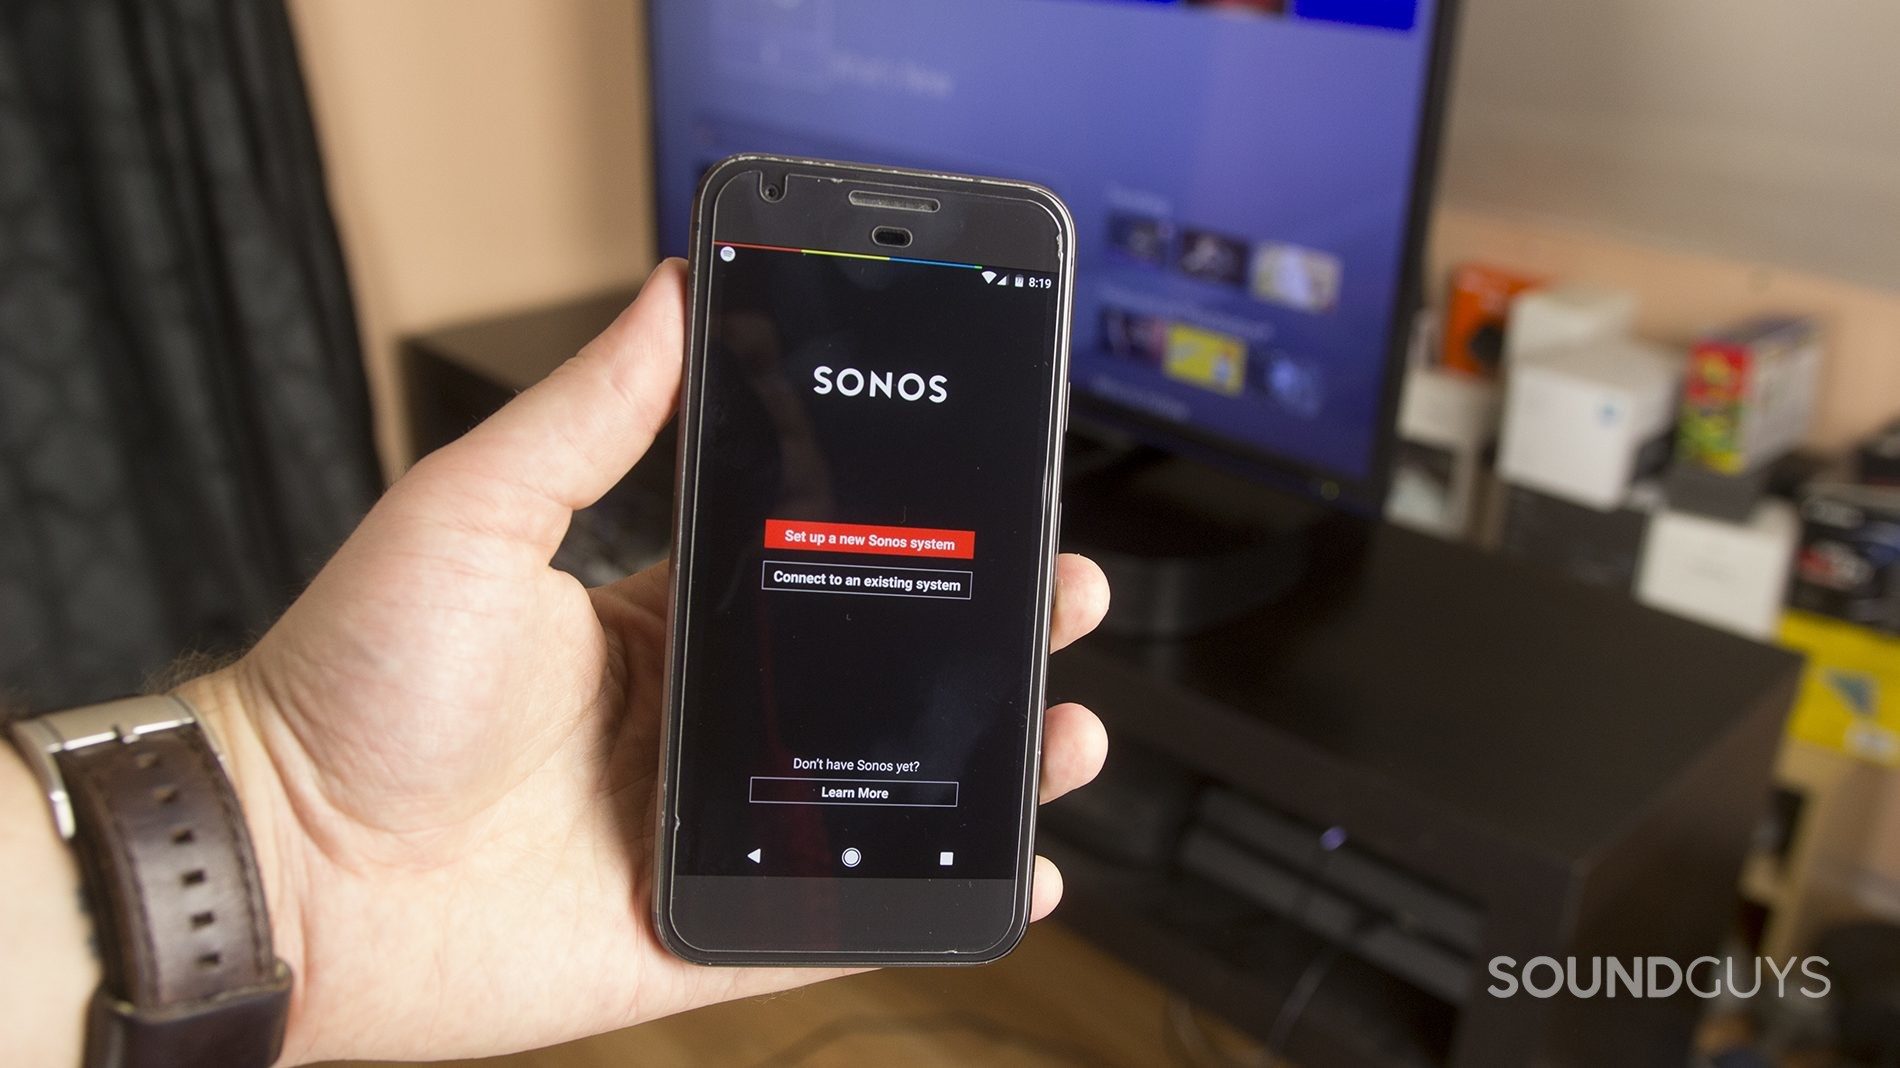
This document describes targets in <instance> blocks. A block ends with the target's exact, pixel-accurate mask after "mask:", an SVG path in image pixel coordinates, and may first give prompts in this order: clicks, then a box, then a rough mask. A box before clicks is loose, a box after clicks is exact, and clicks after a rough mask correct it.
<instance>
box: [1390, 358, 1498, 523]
mask: <svg viewBox="0 0 1900 1068" xmlns="http://www.w3.org/2000/svg"><path fill="white" fill-rule="evenodd" d="M1500 400H1501V398H1500V394H1499V390H1498V386H1497V383H1495V382H1489V381H1486V380H1484V379H1481V378H1473V377H1471V376H1469V375H1462V374H1456V373H1454V372H1451V371H1446V370H1444V369H1443V368H1438V367H1414V368H1412V369H1411V370H1409V371H1407V372H1406V375H1405V392H1404V394H1403V396H1402V398H1401V400H1400V402H1399V447H1398V451H1397V454H1396V456H1395V457H1394V458H1393V462H1392V490H1391V493H1390V494H1389V495H1388V496H1387V498H1386V517H1387V518H1388V519H1391V520H1392V521H1393V522H1395V523H1398V524H1400V525H1402V526H1407V527H1411V528H1412V529H1414V530H1422V531H1424V532H1426V533H1428V534H1437V535H1439V536H1440V537H1445V538H1462V537H1464V536H1466V535H1467V534H1469V533H1470V532H1471V528H1472V524H1473V522H1474V520H1475V519H1476V516H1477V500H1478V493H1479V487H1480V485H1481V484H1482V482H1483V476H1484V471H1485V468H1486V466H1487V463H1486V460H1487V457H1488V456H1489V455H1490V452H1491V447H1492V446H1493V445H1494V444H1495V443H1496V442H1497V433H1498V408H1499V403H1500Z"/></svg>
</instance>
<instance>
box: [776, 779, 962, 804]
mask: <svg viewBox="0 0 1900 1068" xmlns="http://www.w3.org/2000/svg"><path fill="white" fill-rule="evenodd" d="M752 802H753V803H754V804H758V805H893V806H896V807H899V808H955V807H957V784H956V783H954V782H941V781H937V780H931V779H813V778H804V777H790V776H787V777H774V776H768V775H754V776H753V777H752Z"/></svg>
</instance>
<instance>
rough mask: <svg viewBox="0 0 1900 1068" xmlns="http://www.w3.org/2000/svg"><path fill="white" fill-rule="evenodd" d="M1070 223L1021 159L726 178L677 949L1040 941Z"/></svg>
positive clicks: (756, 954)
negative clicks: (1033, 934) (935, 168)
mask: <svg viewBox="0 0 1900 1068" xmlns="http://www.w3.org/2000/svg"><path fill="white" fill-rule="evenodd" d="M1074 247H1075V237H1074V224H1073V223H1072V222H1071V220H1070V217H1069V212H1068V210H1067V208H1065V207H1064V206H1063V204H1062V202H1061V201H1060V200H1059V199H1058V198H1057V197H1056V196H1055V195H1054V194H1053V193H1051V192H1050V191H1048V190H1047V189H1043V188H1041V187H1039V186H1035V185H1031V184H1027V183H1023V182H1010V181H1000V180H996V179H989V178H973V177H962V176H957V175H947V174H935V173H923V172H917V171H907V170H898V169H894V168H888V167H871V166H859V165H848V164H841V163H831V162H824V161H819V160H802V159H786V158H779V157H770V156H737V157H734V158H731V159H728V160H725V161H723V162H721V163H719V164H717V165H716V166H714V167H713V168H712V169H711V170H710V171H709V172H708V173H707V175H706V177H705V178H704V179H703V180H702V182H701V184H700V189H699V194H698V197H697V199H696V202H695V205H694V211H693V227H692V248H691V263H692V311H691V325H690V330H689V338H690V343H689V351H688V363H687V373H686V385H685V388H684V390H683V392H682V395H681V402H680V420H679V433H680V449H679V456H680V467H679V486H678V493H677V495H676V508H677V517H676V520H675V530H674V535H675V537H674V559H673V564H674V566H673V576H672V582H673V585H672V606H671V619H670V628H671V629H670V636H669V643H668V644H669V657H670V659H669V663H668V674H667V677H666V682H665V686H666V694H667V701H666V714H665V721H664V731H665V740H664V745H663V746H662V752H663V761H664V763H663V767H662V772H661V779H662V782H661V791H660V806H659V809H660V812H659V816H660V819H659V832H658V840H657V873H656V882H655V887H654V912H655V918H656V921H657V928H658V930H659V932H660V935H661V938H662V940H663V941H664V942H665V944H666V945H667V946H668V947H669V948H670V949H671V950H672V951H673V952H674V953H676V954H678V955H679V956H681V957H683V958H686V959H687V960H691V961H697V962H700V963H705V964H807V965H871V964H948V963H980V962H984V961H989V960H994V959H995V958H997V957H1000V956H1002V955H1003V954H1004V953H1006V952H1008V951H1009V950H1010V949H1011V948H1012V947H1013V946H1014V945H1015V944H1016V942H1017V940H1018V939H1020V938H1021V936H1022V933H1023V930H1024V928H1025V927H1026V926H1027V923H1028V909H1029V891H1030V886H1029V882H1030V873H1031V870H1032V862H1033V859H1034V858H1033V854H1032V843H1033V837H1034V829H1035V817H1036V791H1037V782H1038V777H1039V772H1040V769H1039V763H1040V756H1041V748H1042V713H1043V679H1044V673H1045V670H1046V667H1047V661H1048V648H1049V610H1050V598H1051V594H1052V583H1053V573H1054V565H1055V545H1056V527H1057V521H1058V516H1057V506H1058V502H1057V492H1058V487H1059V484H1060V471H1059V465H1060V459H1061V451H1062V450H1061V445H1062V434H1063V430H1064V424H1065V422H1066V419H1067V400H1068V398H1067V384H1066V383H1067V371H1068V347H1069V319H1070V304H1071V294H1072V291H1073V288H1074Z"/></svg>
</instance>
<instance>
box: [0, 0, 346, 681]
mask: <svg viewBox="0 0 1900 1068" xmlns="http://www.w3.org/2000/svg"><path fill="white" fill-rule="evenodd" d="M378 486H379V478H378V475H377V470H376V465H375V460H374V456H373V452H372V447H371V438H370V429H369V411H368V401H367V395H366V391H365V386H364V381H363V370H362V362H361V359H360V353H359V351H358V346H357V340H356V327H355V323H354V321H353V318H352V312H351V308H350V298H349V290H348V287H347V283H346V279H345V276H344V271H343V265H342V259H341V256H340V255H339V252H338V246H337V238H336V233H335V229H334V226H333V225H332V221H331V218H330V214H329V209H328V207H327V205H326V203H325V199H324V191H323V179H322V171H321V166H320V162H319V159H318V154H317V145H316V139H315V134H314V130H313V128H312V123H311V118H310V113H309V107H308V104H307V101H306V100H305V96H304V90H303V85H302V81H301V78H300V75H299V73H298V67H297V56H296V50H295V42H294V40H293V38H292V34H291V27H290V23H289V18H288V16H287V14H286V12H285V11H284V8H283V6H282V3H281V0H0V704H4V703H11V704H14V705H16V706H18V705H22V704H24V705H28V706H31V707H35V708H47V707H55V706H58V705H61V704H69V703H75V702H79V701H83V700H88V699H94V698H99V697H104V696H112V695H117V694H123V693H127V692H131V691H134V690H136V689H138V688H139V687H140V686H141V684H142V683H143V682H144V681H145V680H146V679H148V678H149V677H150V676H151V675H152V674H153V673H155V672H157V671H159V670H160V669H162V668H163V667H164V666H165V665H166V664H167V663H168V662H169V661H171V660H172V659H173V658H174V657H176V656H178V655H179V654H181V653H184V652H202V653H210V654H213V655H215V654H217V653H220V652H223V651H228V650H233V649H236V648H239V647H241V646H242V645H243V644H244V643H246V642H248V641H250V640H252V639H253V638H255V637H256V636H257V635H258V634H259V633H261V632H262V630H263V629H264V627H266V626H267V625H268V624H269V622H270V621H271V619H272V618H273V617H274V616H275V615H276V614H277V613H278V612H280V611H281V610H282V608H283V606H284V605H285V604H287V603H288V602H289V599H290V598H291V597H293V596H294V595H295V593H296V591H297V590H298V589H299V588H300V586H301V585H302V584H303V583H304V582H305V581H306V580H307V579H308V577H309V576H310V575H311V574H312V573H313V572H314V571H315V569H316V568H317V567H318V566H320V565H321V563H322V562H323V560H324V558H325V557H326V556H327V555H328V554H329V553H330V552H331V551H332V550H334V549H335V547H336V546H337V544H338V543H339V542H341V541H342V539H343V537H344V536H345V535H346V534H347V533H348V532H349V530H350V528H351V526H352V525H353V524H354V523H355V521H356V519H357V518H358V517H359V516H360V515H361V514H362V512H363V511H364V510H365V509H366V508H367V507H368V505H369V503H370V501H371V500H372V499H373V497H374V495H375V493H376V492H377V489H378Z"/></svg>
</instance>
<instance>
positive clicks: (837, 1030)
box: [757, 1011, 1111, 1068]
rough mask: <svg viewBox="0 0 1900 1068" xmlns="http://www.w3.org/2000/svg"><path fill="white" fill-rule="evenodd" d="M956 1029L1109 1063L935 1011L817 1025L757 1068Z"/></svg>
mask: <svg viewBox="0 0 1900 1068" xmlns="http://www.w3.org/2000/svg"><path fill="white" fill-rule="evenodd" d="M956 1031H964V1032H968V1033H970V1034H973V1035H975V1036H977V1037H978V1038H981V1039H984V1040H985V1041H988V1042H991V1043H994V1044H996V1045H999V1046H1013V1047H1015V1048H1017V1049H1021V1050H1024V1051H1026V1052H1030V1053H1038V1054H1041V1055H1043V1056H1045V1057H1049V1058H1052V1059H1054V1060H1058V1061H1061V1062H1063V1063H1066V1064H1073V1065H1081V1066H1087V1068H1101V1066H1102V1065H1105V1064H1109V1063H1111V1062H1108V1061H1105V1060H1103V1058H1102V1054H1101V1052H1100V1051H1099V1050H1094V1049H1090V1048H1088V1047H1085V1046H1082V1045H1080V1044H1078V1043H1074V1042H1068V1041H1064V1040H1062V1039H1059V1038H1049V1037H1047V1036H1045V1035H1039V1034H1036V1033H1034V1032H1032V1031H1026V1030H1023V1029H1022V1028H1017V1027H1011V1026H1008V1025H1006V1024H1001V1023H998V1022H996V1021H995V1020H992V1019H990V1018H989V1017H987V1016H983V1015H981V1014H980V1013H975V1012H964V1011H957V1012H944V1013H935V1014H932V1015H929V1016H899V1017H891V1016H884V1015H872V1014H868V1013H867V1014H860V1015H857V1016H841V1017H839V1018H838V1019H835V1020H828V1021H826V1022H825V1023H822V1024H820V1025H818V1026H817V1027H815V1028H813V1029H812V1030H811V1031H810V1032H809V1033H807V1034H806V1035H804V1036H803V1037H802V1038H799V1039H798V1040H797V1041H795V1042H792V1043H791V1044H789V1045H787V1046H786V1047H785V1048H784V1049H782V1050H780V1051H779V1052H777V1053H774V1054H772V1055H771V1056H769V1057H766V1058H765V1059H763V1060H761V1061H758V1062H757V1065H758V1068H790V1066H791V1065H795V1064H798V1063H800V1062H802V1061H804V1060H805V1059H806V1058H808V1057H811V1056H812V1055H813V1054H815V1053H818V1052H819V1051H821V1050H823V1049H825V1048H826V1047H828V1046H832V1045H835V1044H837V1043H839V1042H842V1041H845V1040H846V1039H851V1038H863V1037H868V1036H872V1035H886V1034H899V1033H906V1034H917V1033H920V1032H921V1033H926V1034H927V1033H933V1032H934V1033H944V1032H956Z"/></svg>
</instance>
